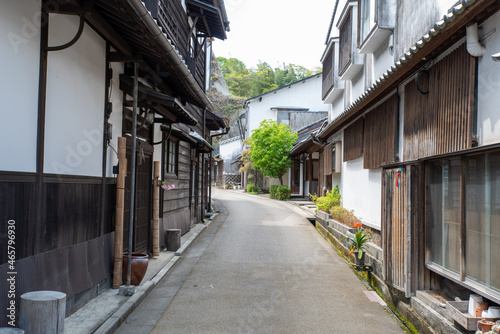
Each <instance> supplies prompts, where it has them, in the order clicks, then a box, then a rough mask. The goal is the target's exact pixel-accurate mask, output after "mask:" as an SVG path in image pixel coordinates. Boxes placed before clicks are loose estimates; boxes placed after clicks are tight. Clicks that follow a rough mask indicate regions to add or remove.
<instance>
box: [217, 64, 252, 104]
mask: <svg viewBox="0 0 500 334" xmlns="http://www.w3.org/2000/svg"><path fill="white" fill-rule="evenodd" d="M217 61H218V62H219V66H220V69H221V71H222V74H223V75H224V79H225V80H226V84H227V87H228V88H229V91H230V92H231V94H233V95H234V96H237V97H242V98H248V97H249V96H250V85H251V83H252V73H251V72H250V70H248V69H247V67H246V66H245V64H244V63H243V62H242V61H241V60H238V59H236V58H229V59H227V58H224V57H218V58H217Z"/></svg>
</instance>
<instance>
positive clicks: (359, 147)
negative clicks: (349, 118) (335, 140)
mask: <svg viewBox="0 0 500 334" xmlns="http://www.w3.org/2000/svg"><path fill="white" fill-rule="evenodd" d="M362 155H363V118H359V119H358V120H357V121H356V122H354V123H353V124H351V125H349V126H348V127H347V128H345V130H344V161H349V160H353V159H356V158H359V157H360V156H362Z"/></svg>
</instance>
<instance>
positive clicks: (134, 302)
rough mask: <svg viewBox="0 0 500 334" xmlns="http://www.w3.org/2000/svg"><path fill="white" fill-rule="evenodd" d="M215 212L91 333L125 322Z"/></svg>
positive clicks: (101, 333) (108, 330)
mask: <svg viewBox="0 0 500 334" xmlns="http://www.w3.org/2000/svg"><path fill="white" fill-rule="evenodd" d="M216 216H217V213H214V214H212V216H210V218H209V219H208V220H207V221H206V223H205V224H204V225H203V227H202V228H201V229H200V230H199V231H198V232H197V233H195V234H193V235H192V236H191V237H190V238H189V239H188V240H187V241H186V242H185V243H184V244H183V245H182V246H181V248H179V249H178V250H177V252H176V253H175V255H174V257H173V258H172V259H171V260H170V261H169V262H168V263H167V264H166V265H165V266H164V267H163V268H162V269H161V270H160V271H159V272H158V273H157V274H156V275H155V276H154V277H153V278H152V279H150V280H149V281H147V282H146V283H144V285H142V286H139V287H137V289H136V292H135V294H134V295H133V296H132V297H130V298H129V299H128V300H127V301H126V302H125V303H124V304H123V305H122V306H120V308H119V309H118V310H116V311H115V312H114V313H113V314H112V315H111V316H110V317H109V318H108V319H107V320H106V321H105V322H104V323H103V324H101V325H100V326H99V327H98V328H97V329H96V330H95V331H93V332H92V333H95V334H111V333H114V332H115V331H116V330H117V329H118V328H119V327H120V325H121V324H122V323H123V322H125V320H126V319H127V317H128V316H129V315H130V314H131V313H132V312H133V311H134V310H135V309H136V308H137V307H138V306H139V305H140V304H141V303H142V302H143V301H144V300H145V299H146V298H147V297H148V296H149V294H150V293H151V291H153V289H154V288H155V287H156V285H157V284H158V283H159V282H160V281H161V280H162V279H163V278H164V277H165V276H166V275H167V274H168V273H169V272H170V270H172V268H173V267H174V266H175V264H176V263H177V262H178V261H179V260H180V259H181V257H182V254H184V253H185V252H186V251H187V250H188V249H189V247H190V246H191V245H192V244H193V242H194V241H196V240H197V239H198V237H199V236H200V235H201V233H202V232H203V231H205V229H207V227H209V226H210V224H212V222H213V220H214V219H215V217H216Z"/></svg>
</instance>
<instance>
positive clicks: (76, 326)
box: [64, 214, 216, 334]
mask: <svg viewBox="0 0 500 334" xmlns="http://www.w3.org/2000/svg"><path fill="white" fill-rule="evenodd" d="M215 216H216V214H213V215H212V216H211V217H210V218H209V219H208V220H206V221H205V224H196V225H195V226H193V227H192V228H191V231H189V232H188V233H186V234H185V235H183V236H182V237H181V245H182V246H181V248H180V249H179V250H178V251H177V252H171V251H165V250H164V251H161V252H160V256H159V257H157V258H153V259H150V260H149V263H148V270H147V272H146V275H145V276H144V279H143V280H142V282H141V285H140V286H138V287H136V292H135V294H134V295H133V296H130V297H128V296H119V295H118V289H107V290H105V291H104V292H103V293H102V294H101V295H99V296H98V297H96V298H94V299H93V300H91V301H90V302H89V303H87V304H86V305H85V306H84V307H82V308H81V309H79V310H78V311H77V312H75V313H74V314H72V315H71V316H70V317H68V318H66V319H65V322H64V331H65V333H68V334H89V333H103V334H104V333H113V332H114V331H115V330H116V328H118V326H119V325H120V323H121V322H123V321H124V320H125V318H126V317H127V316H128V315H129V314H130V313H132V311H133V310H135V308H136V307H137V306H138V305H139V304H140V303H141V302H142V301H143V300H144V299H145V298H146V297H147V295H148V294H149V293H150V292H151V291H152V290H153V289H154V287H155V286H156V285H157V284H158V282H159V281H160V280H161V279H162V278H163V277H165V276H166V275H167V274H168V272H169V271H170V270H171V269H172V267H173V266H174V265H175V264H176V263H177V262H178V261H179V260H180V259H181V256H182V255H183V254H184V252H185V251H186V250H187V249H188V248H189V247H190V246H191V244H192V243H193V242H194V241H195V240H196V239H197V237H198V236H199V235H200V233H201V232H202V231H203V230H204V229H205V228H206V227H207V226H209V225H210V224H211V223H212V221H213V219H214V218H215Z"/></svg>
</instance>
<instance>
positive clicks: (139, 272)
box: [122, 253, 148, 285]
mask: <svg viewBox="0 0 500 334" xmlns="http://www.w3.org/2000/svg"><path fill="white" fill-rule="evenodd" d="M127 257H128V253H123V268H122V280H123V284H127V260H128V258H127ZM147 270H148V255H147V254H143V253H132V261H131V266H130V285H139V284H141V281H142V279H143V278H144V275H146V271H147Z"/></svg>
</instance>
